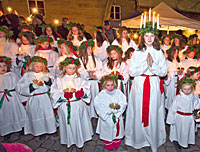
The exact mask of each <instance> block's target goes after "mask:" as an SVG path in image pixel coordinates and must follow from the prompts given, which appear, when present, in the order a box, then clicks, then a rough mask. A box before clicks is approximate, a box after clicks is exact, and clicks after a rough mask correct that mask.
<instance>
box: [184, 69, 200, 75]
mask: <svg viewBox="0 0 200 152" xmlns="http://www.w3.org/2000/svg"><path fill="white" fill-rule="evenodd" d="M197 72H200V67H195V68H194V70H193V71H190V72H188V73H186V74H185V76H186V77H191V76H193V75H194V74H195V73H197Z"/></svg>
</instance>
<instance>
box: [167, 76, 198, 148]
mask: <svg viewBox="0 0 200 152" xmlns="http://www.w3.org/2000/svg"><path fill="white" fill-rule="evenodd" d="M195 85H196V83H195V80H193V79H191V78H188V77H184V79H181V80H180V81H179V87H180V89H181V92H180V94H179V95H177V96H176V97H175V98H174V100H173V102H172V104H171V106H170V108H169V112H168V116H167V123H168V124H170V135H169V139H170V141H171V142H174V144H175V146H176V148H177V149H178V150H179V151H180V150H181V147H184V148H187V147H188V144H195V123H194V117H193V111H194V110H195V109H199V108H200V102H199V99H198V97H196V96H195V95H194V94H193V93H192V92H193V89H194V88H195Z"/></svg>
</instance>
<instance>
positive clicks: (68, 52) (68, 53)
mask: <svg viewBox="0 0 200 152" xmlns="http://www.w3.org/2000/svg"><path fill="white" fill-rule="evenodd" d="M61 45H63V46H65V48H66V50H67V56H73V53H72V52H71V51H70V49H69V47H68V46H66V45H65V44H64V43H63V44H61ZM61 45H60V46H61ZM62 55H63V54H62V51H60V54H59V56H62Z"/></svg>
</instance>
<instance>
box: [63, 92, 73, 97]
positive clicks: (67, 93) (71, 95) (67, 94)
mask: <svg viewBox="0 0 200 152" xmlns="http://www.w3.org/2000/svg"><path fill="white" fill-rule="evenodd" d="M64 97H65V98H66V99H70V98H72V97H73V94H72V92H70V93H69V92H65V94H64Z"/></svg>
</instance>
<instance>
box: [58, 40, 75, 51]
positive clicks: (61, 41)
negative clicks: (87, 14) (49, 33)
mask: <svg viewBox="0 0 200 152" xmlns="http://www.w3.org/2000/svg"><path fill="white" fill-rule="evenodd" d="M58 44H59V45H61V44H65V45H66V46H68V47H69V48H70V49H72V50H73V51H77V47H76V46H74V45H73V43H72V42H71V41H67V40H65V39H63V38H62V39H60V40H58Z"/></svg>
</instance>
